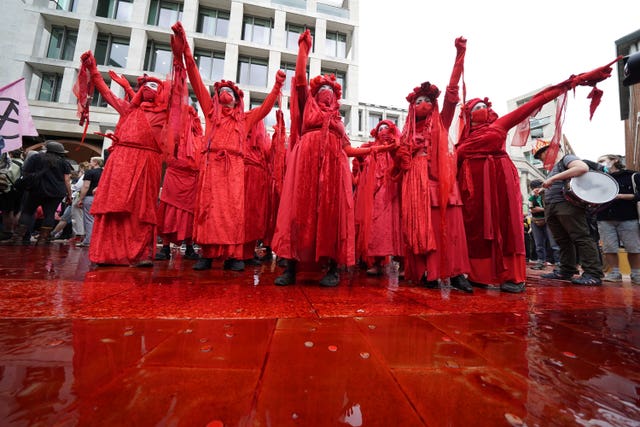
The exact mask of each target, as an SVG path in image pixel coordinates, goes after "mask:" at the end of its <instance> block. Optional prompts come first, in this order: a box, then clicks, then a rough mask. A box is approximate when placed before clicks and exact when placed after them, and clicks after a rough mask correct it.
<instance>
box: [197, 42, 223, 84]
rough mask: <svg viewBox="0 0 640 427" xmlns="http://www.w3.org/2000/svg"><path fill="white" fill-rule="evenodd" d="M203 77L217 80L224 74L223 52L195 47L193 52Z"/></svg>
mask: <svg viewBox="0 0 640 427" xmlns="http://www.w3.org/2000/svg"><path fill="white" fill-rule="evenodd" d="M194 57H195V60H196V63H197V64H198V69H199V70H200V75H201V76H202V78H203V79H208V80H213V81H218V80H221V79H222V76H223V74H224V52H216V51H213V50H202V49H196V50H195V52H194Z"/></svg>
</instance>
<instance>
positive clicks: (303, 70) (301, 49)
mask: <svg viewBox="0 0 640 427" xmlns="http://www.w3.org/2000/svg"><path fill="white" fill-rule="evenodd" d="M312 44H313V40H312V38H311V32H310V31H309V30H308V29H307V30H305V31H304V33H302V34H300V38H299V39H298V58H297V59H296V72H295V77H294V82H295V86H296V87H298V86H306V85H307V61H308V59H309V52H310V51H311V46H312Z"/></svg>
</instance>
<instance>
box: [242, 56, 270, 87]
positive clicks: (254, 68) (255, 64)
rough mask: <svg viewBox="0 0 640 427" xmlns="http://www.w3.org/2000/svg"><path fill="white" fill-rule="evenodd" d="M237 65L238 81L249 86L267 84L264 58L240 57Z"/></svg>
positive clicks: (266, 66)
mask: <svg viewBox="0 0 640 427" xmlns="http://www.w3.org/2000/svg"><path fill="white" fill-rule="evenodd" d="M239 62H240V67H238V79H237V80H238V83H241V84H245V85H251V86H261V87H266V86H267V71H268V68H269V67H268V62H267V60H266V59H261V58H251V57H247V56H241V57H240V60H239Z"/></svg>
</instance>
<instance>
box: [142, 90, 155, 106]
mask: <svg viewBox="0 0 640 427" xmlns="http://www.w3.org/2000/svg"><path fill="white" fill-rule="evenodd" d="M156 93H157V92H156V91H155V90H153V89H151V88H150V87H149V86H142V101H144V102H152V101H153V100H154V99H155V98H156Z"/></svg>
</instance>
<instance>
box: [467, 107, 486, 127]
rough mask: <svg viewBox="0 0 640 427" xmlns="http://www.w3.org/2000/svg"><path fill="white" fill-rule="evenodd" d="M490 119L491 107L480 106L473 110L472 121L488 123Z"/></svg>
mask: <svg viewBox="0 0 640 427" xmlns="http://www.w3.org/2000/svg"><path fill="white" fill-rule="evenodd" d="M488 120H489V109H488V108H480V109H477V110H475V111H472V112H471V123H487V121H488Z"/></svg>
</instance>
